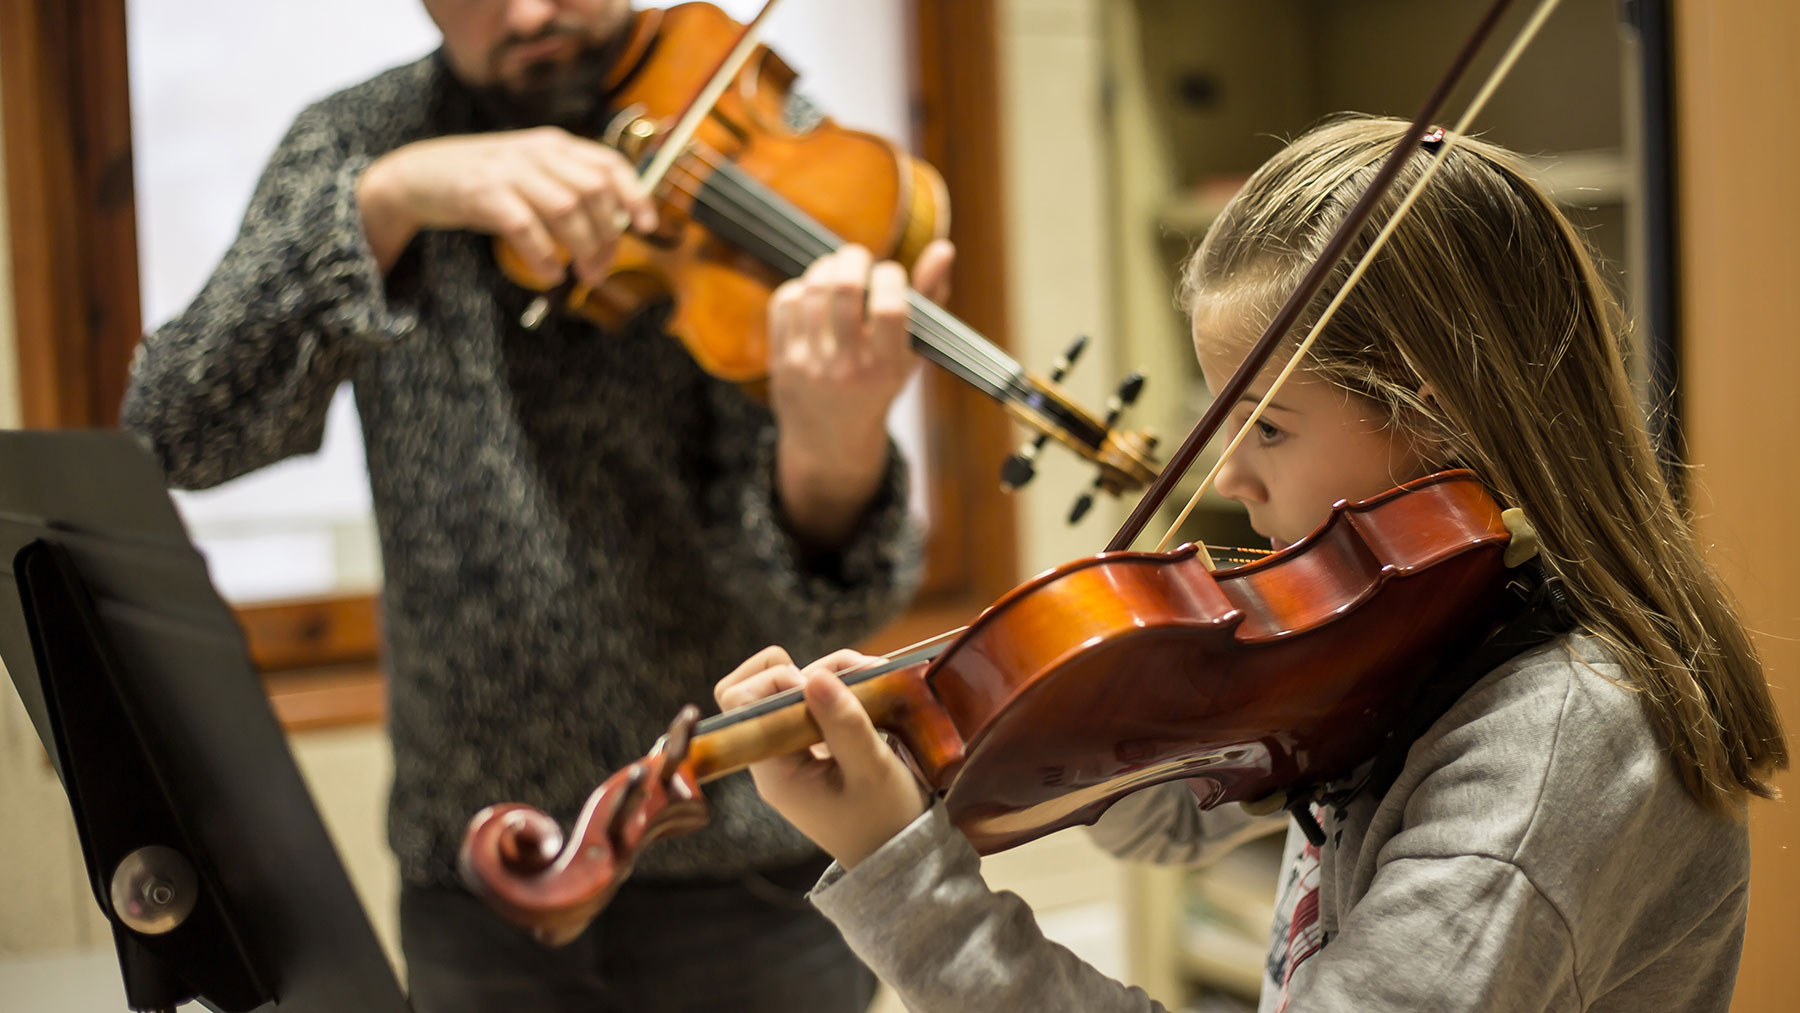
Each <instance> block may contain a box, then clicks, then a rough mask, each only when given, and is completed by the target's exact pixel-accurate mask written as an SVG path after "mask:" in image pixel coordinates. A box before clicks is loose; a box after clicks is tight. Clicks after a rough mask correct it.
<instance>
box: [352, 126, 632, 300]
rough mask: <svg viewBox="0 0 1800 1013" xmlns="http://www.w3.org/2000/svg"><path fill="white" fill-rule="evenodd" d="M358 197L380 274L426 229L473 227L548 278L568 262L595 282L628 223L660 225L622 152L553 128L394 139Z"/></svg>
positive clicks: (540, 277)
mask: <svg viewBox="0 0 1800 1013" xmlns="http://www.w3.org/2000/svg"><path fill="white" fill-rule="evenodd" d="M356 199H357V204H358V206H359V208H360V209H361V211H362V218H363V230H364V232H365V233H367V235H368V238H369V248H370V249H371V250H372V251H373V252H374V254H375V260H376V263H378V264H379V265H380V266H381V270H382V272H383V273H386V272H387V271H388V269H390V268H391V267H393V266H394V262H395V261H397V260H399V259H400V254H401V252H402V251H403V250H405V249H406V246H407V244H408V243H411V242H412V239H413V236H415V235H417V234H418V233H419V231H420V230H422V229H468V230H471V231H474V232H482V233H487V234H489V235H494V236H499V237H501V238H502V239H505V240H506V241H507V243H508V244H509V245H511V246H512V248H513V249H514V250H515V251H517V252H518V254H519V256H520V258H521V259H522V260H523V261H524V263H525V266H526V267H527V268H529V269H530V270H531V271H532V273H533V274H535V275H537V276H538V280H539V281H540V282H542V283H543V284H545V285H546V286H548V285H551V284H554V283H556V282H559V281H561V280H562V279H563V277H564V275H565V272H566V271H567V269H568V267H567V265H569V264H571V263H572V264H573V265H574V270H575V276H576V277H577V278H579V279H580V280H581V281H583V282H585V283H586V284H588V285H590V286H598V285H599V284H600V283H601V282H603V281H605V280H606V271H607V267H608V266H609V265H610V264H611V263H612V258H613V254H614V252H615V251H616V250H617V248H618V243H619V235H620V233H621V232H622V231H623V230H624V228H625V227H626V226H627V225H634V226H636V227H637V229H638V231H640V232H649V231H652V230H654V229H655V228H656V207H655V205H654V204H653V203H652V202H651V200H650V199H649V197H648V196H647V195H646V194H645V193H644V192H643V190H642V189H641V188H640V187H639V186H638V179H637V171H636V170H635V169H633V168H632V166H631V163H630V162H628V161H627V160H626V159H625V156H623V155H621V154H619V153H618V152H617V151H614V150H613V149H611V148H609V147H607V146H606V145H604V144H599V143H597V142H594V141H589V140H585V139H583V138H580V137H576V136H575V135H573V134H570V133H568V132H567V131H564V130H560V129H558V128H556V127H538V128H535V129H531V130H517V131H509V132H506V133H492V134H469V135H463V136H454V137H438V138H433V139H431V140H426V141H418V142H415V143H413V144H408V145H406V146H404V147H400V148H396V149H394V150H393V151H390V152H388V153H387V154H386V155H383V156H382V157H381V158H379V159H376V160H375V162H374V163H373V164H371V165H370V166H369V168H368V170H367V171H366V172H364V173H363V176H362V179H361V180H359V181H358V183H357V187H356Z"/></svg>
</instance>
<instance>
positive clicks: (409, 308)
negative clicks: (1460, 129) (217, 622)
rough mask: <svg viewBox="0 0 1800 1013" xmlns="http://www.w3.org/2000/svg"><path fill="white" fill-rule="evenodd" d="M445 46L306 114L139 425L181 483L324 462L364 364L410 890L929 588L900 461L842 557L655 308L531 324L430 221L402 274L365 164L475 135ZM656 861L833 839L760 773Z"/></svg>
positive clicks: (145, 385)
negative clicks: (755, 661)
mask: <svg viewBox="0 0 1800 1013" xmlns="http://www.w3.org/2000/svg"><path fill="white" fill-rule="evenodd" d="M483 127H484V124H483V123H482V122H481V119H480V117H479V114H478V113H477V110H476V106H475V104H474V102H473V101H472V99H471V96H470V95H469V94H468V92H467V91H466V90H465V89H464V88H463V87H462V86H461V85H459V84H458V83H457V82H456V81H455V79H454V78H453V77H452V76H451V75H450V74H449V72H448V70H447V69H446V67H445V65H444V64H443V62H442V60H441V58H439V57H437V56H431V57H427V58H425V59H423V60H420V61H418V62H417V63H413V64H410V65H408V66H404V67H400V68H397V69H395V70H393V71H390V72H388V73H386V74H383V75H381V76H379V77H377V78H375V79H373V80H371V81H369V82H366V83H364V84H362V85H358V86H356V87H353V88H350V89H348V90H346V91H343V92H340V93H339V94H337V95H333V96H331V97H330V98H328V99H325V100H324V101H322V102H320V103H318V104H316V105H314V106H312V107H310V108H308V109H307V110H306V111H304V112H302V113H301V114H300V116H299V117H298V119H297V120H296V121H295V123H294V125H293V127H292V129H290V130H289V132H288V134H287V137H286V138H285V139H284V140H283V141H282V142H281V145H280V147H279V148H278V149H277V150H276V152H275V154H274V156H273V157H272V158H271V160H270V162H269V164H268V167H267V168H266V169H265V171H264V174H263V177H262V180H261V182H260V183H259V184H258V186H257V188H256V192H255V195H254V197H253V198H252V200H251V203H250V207H249V209H248V211H247V213H246V215H245V218H244V223H243V227H242V230H241V231H240V233H239V235H238V237H237V239H236V241H235V242H234V243H233V245H232V247H231V249H230V251H229V252H228V253H227V254H226V256H225V258H224V260H223V261H222V262H221V263H220V265H219V267H218V269H217V270H216V272H215V273H214V274H213V276H212V278H211V279H210V280H209V281H208V282H207V284H206V286H205V288H204V289H203V290H202V291H201V293H200V294H199V296H198V297H196V298H195V300H194V301H193V303H192V305H190V306H189V307H188V308H187V310H186V311H185V312H183V313H182V314H181V315H180V316H178V317H176V318H175V319H173V320H171V321H170V322H169V323H168V324H166V325H165V326H163V327H161V328H160V329H158V330H157V331H156V332H155V333H154V334H151V335H149V336H148V337H146V338H145V339H144V342H143V345H142V347H141V348H140V349H139V350H138V354H137V357H136V359H135V361H134V363H133V367H132V376H131V387H130V390H129V392H128V393H127V395H126V399H125V407H124V424H125V426H126V427H127V428H129V429H131V430H133V431H135V432H137V433H139V434H141V435H142V436H144V437H146V438H147V439H148V440H149V442H150V443H151V444H152V445H153V447H154V449H155V452H156V453H157V455H158V456H159V458H160V460H161V461H162V463H163V466H164V468H165V469H166V471H167V473H168V475H169V478H170V481H171V482H172V483H173V484H175V485H178V486H183V487H204V486H209V485H214V484H216V483H219V482H223V481H225V480H227V479H230V478H233V477H235V476H237V475H241V474H243V473H245V472H247V471H250V470H252V469H255V468H259V467H262V466H263V465H266V464H269V463H271V462H274V461H277V460H280V459H282V458H284V457H287V456H289V455H291V454H299V453H308V452H311V451H314V450H316V449H318V446H319V441H320V438H321V436H322V433H323V426H324V420H325V410H326V406H327V404H328V403H329V401H330V399H331V396H332V392H333V391H334V390H335V389H336V388H337V386H338V385H339V384H340V383H341V382H343V381H345V380H349V381H352V383H353V384H354V388H355V393H356V404H357V409H358V412H359V414H360V415H361V419H362V427H363V437H364V441H365V444H366V447H367V454H368V465H369V476H370V483H371V487H372V490H373V494H374V503H375V514H376V519H377V524H378V527H379V530H380V535H381V547H382V562H383V569H384V572H385V586H384V588H383V592H382V598H383V605H384V622H385V636H386V641H387V648H388V659H389V666H390V672H389V675H390V681H389V722H390V725H391V732H392V735H393V744H394V785H393V794H392V798H391V803H390V807H389V815H390V820H389V839H390V841H391V843H392V844H393V847H394V850H395V852H396V853H397V854H398V855H399V858H400V865H401V874H402V876H403V877H404V878H405V879H406V880H407V881H408V882H411V883H419V884H424V883H434V882H435V883H444V882H451V881H452V880H453V875H454V861H455V854H456V848H457V846H458V844H459V842H460V840H461V836H462V832H463V828H464V826H465V824H466V823H467V821H468V819H469V817H470V816H472V815H473V814H474V813H475V812H476V811H477V810H478V809H480V808H481V807H482V806H485V805H488V804H490V803H495V802H509V801H517V802H526V803H530V804H533V805H537V806H541V807H543V808H545V809H547V810H548V811H549V812H551V813H552V814H553V815H555V816H557V817H558V818H559V819H561V820H562V821H563V822H564V825H565V826H566V825H567V823H568V821H569V820H570V818H571V817H572V816H573V815H574V814H575V813H576V811H577V810H578V809H579V807H580V805H581V802H582V801H583V799H584V797H585V796H586V795H587V793H588V792H589V791H590V790H591V789H592V788H593V787H594V786H595V785H597V784H598V783H599V782H600V781H601V780H602V779H603V778H604V777H605V776H606V775H607V774H609V773H610V772H612V771H613V770H614V769H616V768H618V767H620V766H622V765H624V764H626V763H629V762H630V761H631V760H633V759H635V758H637V757H638V756H640V755H641V754H642V753H643V751H644V750H645V749H646V748H647V747H649V746H650V744H651V743H652V742H653V741H654V740H655V739H656V737H657V736H658V735H659V734H661V732H662V731H663V730H664V728H665V726H666V723H667V722H668V721H669V719H670V718H671V717H672V716H673V715H674V714H675V713H676V711H677V709H679V708H680V706H681V705H682V704H684V703H688V702H695V703H701V704H703V705H705V704H708V703H709V702H710V700H711V699H712V696H711V687H712V684H713V682H715V681H716V680H717V679H719V678H720V677H721V676H723V675H724V674H725V673H726V672H728V671H729V670H730V669H731V668H732V667H733V666H734V665H736V664H737V663H738V662H740V661H742V660H743V659H744V658H745V657H747V656H749V655H750V654H751V653H753V652H754V651H756V650H757V649H758V648H760V647H762V646H764V645H767V644H771V643H779V644H782V645H784V646H786V647H787V648H788V649H789V650H790V651H791V652H792V653H793V654H794V655H795V657H796V658H801V659H805V658H808V657H811V656H813V655H816V654H819V653H823V652H824V651H826V650H829V649H831V648H835V647H840V646H845V645H848V644H850V643H851V642H853V641H854V640H855V639H856V638H858V637H859V636H862V635H864V634H866V633H868V632H870V631H871V630H872V629H873V628H874V627H875V626H876V625H877V624H878V623H879V622H880V621H882V620H883V619H884V618H885V617H887V616H889V615H890V614H892V613H893V612H894V611H895V610H896V609H897V608H898V607H899V605H900V604H901V603H902V602H903V601H904V600H905V598H906V597H907V595H908V594H909V592H910V591H911V589H912V587H913V584H914V580H915V577H916V573H915V570H916V559H917V553H916V551H915V550H916V538H915V534H914V532H913V530H912V526H911V524H910V522H909V520H908V516H907V508H906V494H905V477H904V468H903V466H902V464H901V462H900V461H899V458H898V455H897V454H895V455H894V461H893V464H892V466H891V468H890V471H889V474H888V477H887V480H886V481H885V483H884V485H883V487H882V488H881V490H880V492H879V493H878V494H877V499H876V501H875V502H874V503H873V504H872V505H871V507H870V508H869V513H868V515H867V517H866V519H865V520H864V522H863V525H862V527H861V528H860V530H859V531H858V532H857V533H856V535H855V536H854V537H853V540H852V541H851V543H850V544H849V545H847V546H845V547H844V548H843V549H842V551H841V552H839V553H838V554H836V555H835V556H833V557H831V558H828V559H821V558H816V557H810V556H808V555H807V554H805V553H804V552H802V551H801V550H800V547H799V546H797V545H796V544H795V543H794V541H793V540H792V539H791V537H790V535H789V533H788V532H787V531H786V530H785V529H784V527H783V525H782V522H781V520H780V517H779V515H778V507H777V505H776V500H775V491H774V488H773V467H772V466H773V448H774V426H773V422H772V420H771V418H770V415H769V413H768V411H767V409H766V408H764V407H762V406H761V405H759V404H758V403H757V402H755V401H754V400H752V399H751V398H750V397H748V396H746V395H745V394H744V393H743V392H742V391H740V390H739V389H738V388H737V387H735V386H733V385H731V384H728V383H725V382H722V381H719V380H716V379H714V378H712V377H710V376H708V375H706V374H705V373H703V372H702V371H701V370H700V369H699V368H698V367H697V366H696V365H695V364H694V363H693V361H692V360H691V359H690V358H689V357H688V355H687V353H686V352H685V351H684V350H683V348H682V347H681V345H680V344H679V343H678V342H676V341H673V340H671V339H670V338H668V337H666V336H664V335H662V334H660V333H657V332H655V330H654V329H653V328H651V327H648V326H639V327H635V328H631V329H628V331H627V332H626V333H620V334H604V333H601V332H600V331H599V330H597V329H596V328H594V327H593V326H591V325H589V324H587V323H584V322H581V321H579V320H574V319H559V318H552V319H551V320H549V321H547V322H546V323H545V325H544V326H543V327H542V328H541V329H539V330H537V331H532V332H528V331H525V330H524V329H522V328H521V327H520V326H519V324H518V323H517V321H518V318H519V315H520V312H521V311H522V310H523V309H524V308H525V306H526V305H527V303H528V302H529V301H530V298H531V293H528V292H526V291H523V290H521V289H518V288H516V287H514V286H512V285H511V284H510V283H509V282H507V281H506V280H505V279H504V278H503V277H502V276H501V275H500V274H499V272H498V269H497V268H496V267H495V264H494V259H493V254H492V245H491V241H490V240H489V239H488V238H487V237H484V236H478V235H474V234H471V233H464V232H427V233H423V234H421V235H420V236H419V237H418V238H417V239H415V240H414V241H413V243H412V244H411V246H410V247H408V249H407V250H406V252H405V253H404V255H403V256H402V257H401V259H400V260H399V262H398V263H397V264H396V265H395V266H394V267H393V269H392V270H391V271H390V272H389V273H388V275H387V276H386V277H385V278H384V277H383V275H382V273H381V271H380V269H379V267H378V266H377V265H376V263H375V260H374V258H373V256H372V254H371V253H370V250H369V247H368V243H367V240H366V238H365V236H364V233H363V229H362V222H361V218H360V217H359V214H358V210H357V205H356V194H355V189H356V182H357V179H358V177H359V176H360V175H361V173H362V171H363V170H364V169H365V168H366V167H367V166H368V165H369V163H370V161H372V160H373V159H375V158H377V157H379V156H381V155H382V154H384V153H385V152H388V151H391V150H393V149H394V148H397V147H399V146H401V145H403V144H407V143H409V142H412V141H416V140H421V139H424V138H428V137H434V136H441V135H446V134H461V133H471V132H476V131H479V130H481V129H483ZM708 795H709V797H710V798H711V800H712V803H713V814H712V823H711V825H710V826H709V827H708V828H707V829H705V830H703V831H701V832H699V833H696V834H693V835H690V836H688V837H684V838H680V839H676V840H671V841H666V842H661V843H659V844H657V845H655V846H653V847H652V848H651V849H649V851H648V852H647V853H646V854H645V855H644V856H643V858H642V860H641V862H640V864H639V870H640V873H641V874H644V875H650V876H663V877H724V876H731V875H735V874H738V873H740V872H742V871H745V870H749V869H754V868H767V867H773V866H780V865H787V864H792V863H794V862H797V861H800V860H802V859H804V858H806V857H808V856H810V855H811V854H812V853H813V851H812V849H811V846H810V845H809V844H808V843H807V842H806V841H805V840H804V839H803V838H802V837H800V836H799V835H798V834H797V833H796V832H794V831H793V830H792V829H791V828H790V827H788V826H787V824H786V823H784V822H783V821H782V820H781V819H780V818H779V817H778V816H776V815H775V814H774V813H773V812H772V811H771V810H769V809H768V808H766V807H765V806H764V805H763V804H762V802H761V801H760V800H759V799H758V798H757V797H756V793H755V791H754V789H753V788H752V786H751V784H750V782H749V779H748V778H728V779H726V780H724V781H722V782H719V783H718V784H717V785H715V786H713V787H711V788H709V790H708Z"/></svg>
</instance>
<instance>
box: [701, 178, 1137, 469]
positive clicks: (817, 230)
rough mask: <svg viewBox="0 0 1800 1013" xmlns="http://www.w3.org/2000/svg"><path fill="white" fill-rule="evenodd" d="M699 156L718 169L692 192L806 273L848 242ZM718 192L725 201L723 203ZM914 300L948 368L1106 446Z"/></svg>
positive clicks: (1072, 435) (953, 323)
mask: <svg viewBox="0 0 1800 1013" xmlns="http://www.w3.org/2000/svg"><path fill="white" fill-rule="evenodd" d="M691 154H692V156H693V157H694V158H695V159H696V160H697V161H700V162H701V163H702V164H706V165H710V166H713V167H714V171H713V173H712V174H711V175H710V176H709V177H708V178H707V179H706V180H704V181H702V180H700V179H699V178H698V176H697V174H694V173H692V171H691V170H690V171H689V176H690V177H691V178H692V179H693V180H694V184H693V188H692V189H687V190H684V192H687V193H689V194H690V195H692V196H693V197H694V198H695V199H696V200H697V201H698V202H700V203H701V204H702V205H703V206H706V207H708V208H709V209H711V210H713V211H715V212H718V213H721V214H725V215H726V216H727V217H729V218H733V220H734V221H737V220H738V219H737V218H736V217H734V216H739V215H741V216H745V217H749V218H751V219H753V220H754V222H755V225H756V226H759V227H760V233H761V234H762V235H765V236H768V235H774V236H778V237H781V239H782V240H784V241H785V242H787V243H788V244H789V245H790V247H800V248H802V249H805V250H806V251H807V256H805V257H799V256H794V254H793V253H792V252H791V251H790V253H789V256H790V259H791V262H792V263H791V264H790V268H791V269H792V270H795V271H798V270H799V267H798V265H800V264H804V263H808V262H810V259H811V257H812V255H813V253H814V251H818V250H823V251H829V250H831V249H835V248H836V246H837V245H838V244H839V243H840V242H841V241H840V240H839V239H838V238H837V237H836V236H834V235H832V234H831V233H830V232H828V231H826V230H825V229H824V228H823V226H820V225H818V224H817V223H815V222H812V221H811V219H809V218H807V217H806V216H805V215H804V213H803V212H800V211H798V209H792V208H788V207H783V206H782V205H780V204H777V203H775V200H774V199H772V198H771V197H769V196H765V195H764V194H762V193H761V192H759V190H760V185H759V184H758V183H757V182H756V181H755V180H754V179H753V178H749V177H745V176H744V175H742V174H741V171H740V170H738V169H737V168H736V167H735V166H734V165H730V164H727V163H723V162H722V160H721V159H720V158H718V157H716V153H708V152H707V151H701V150H697V151H695V152H692V153H691ZM711 197H719V198H723V202H721V201H719V200H713V199H709V198H711ZM907 298H908V300H909V304H910V306H911V308H912V310H913V312H912V314H911V319H910V321H909V325H910V327H911V329H912V330H913V331H914V333H915V334H916V335H917V336H918V337H919V338H920V339H921V341H922V342H923V343H924V344H925V345H926V346H927V348H928V349H929V350H931V351H935V352H937V353H939V354H940V355H948V356H950V357H951V360H952V361H948V362H946V361H944V360H942V359H938V361H939V362H940V363H941V364H942V365H944V367H945V368H947V369H950V370H951V371H952V372H955V373H958V375H959V376H961V377H962V378H963V379H964V380H965V381H966V382H968V383H969V384H971V385H972V386H974V387H976V388H977V389H978V390H982V391H983V392H984V393H986V394H988V395H989V396H990V397H992V398H994V399H995V400H997V401H1000V402H1002V403H1010V404H1014V405H1018V406H1020V411H1021V414H1022V415H1023V416H1024V418H1023V420H1022V421H1025V422H1026V423H1027V425H1029V426H1030V427H1031V428H1034V429H1037V430H1039V431H1041V432H1045V433H1048V434H1051V435H1056V436H1058V437H1059V439H1067V440H1070V441H1072V442H1073V443H1074V444H1076V445H1077V446H1078V447H1083V448H1087V450H1088V453H1087V454H1086V455H1084V456H1092V455H1093V454H1094V453H1097V452H1098V451H1099V449H1100V448H1101V446H1102V445H1103V444H1104V442H1105V439H1106V430H1105V428H1104V427H1103V426H1102V425H1101V424H1100V423H1099V422H1098V421H1096V420H1094V419H1093V418H1091V417H1090V416H1087V415H1086V414H1085V413H1084V412H1082V411H1081V410H1080V409H1078V408H1074V407H1072V406H1070V407H1065V406H1064V405H1063V403H1062V402H1061V401H1060V400H1059V399H1056V398H1055V397H1054V396H1052V395H1051V394H1050V392H1049V391H1048V390H1047V389H1046V388H1044V387H1043V385H1042V384H1041V383H1040V382H1039V381H1037V380H1035V379H1033V378H1031V377H1029V376H1028V375H1026V374H1025V371H1024V369H1023V368H1022V367H1021V366H1020V365H1019V364H1018V363H1017V362H1016V361H1014V360H1012V359H1011V358H1010V357H1008V356H1006V355H1005V353H1004V352H1001V351H1000V350H999V349H998V348H996V347H995V346H994V345H993V344H992V343H991V342H988V341H987V340H986V339H985V338H983V337H981V335H980V334H978V333H977V332H975V331H974V330H973V329H972V328H970V327H969V326H968V325H967V324H966V323H963V322H962V321H960V320H958V319H957V318H956V317H954V316H953V315H951V314H949V313H948V312H947V311H946V310H944V309H943V307H941V306H939V305H937V304H936V303H934V302H932V301H930V300H929V299H926V298H925V297H924V296H923V295H921V294H919V293H918V292H917V291H916V290H912V289H909V290H908V293H907ZM928 357H932V358H937V356H928Z"/></svg>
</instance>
